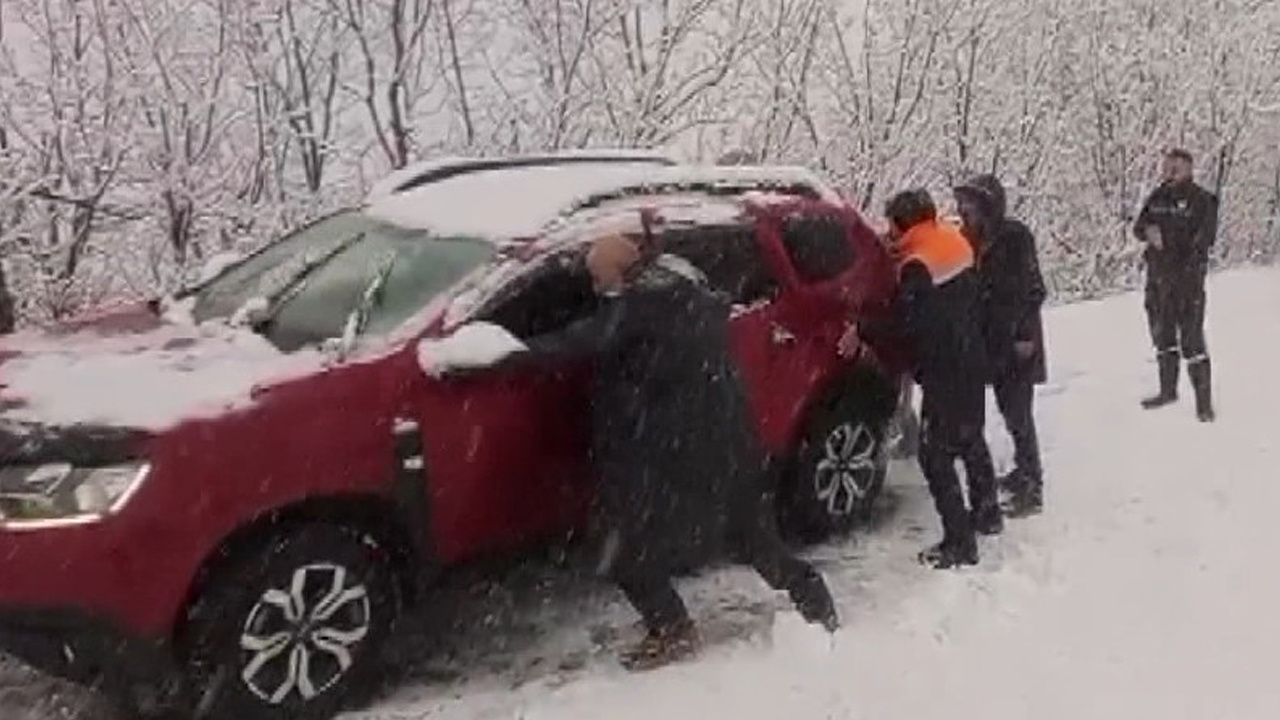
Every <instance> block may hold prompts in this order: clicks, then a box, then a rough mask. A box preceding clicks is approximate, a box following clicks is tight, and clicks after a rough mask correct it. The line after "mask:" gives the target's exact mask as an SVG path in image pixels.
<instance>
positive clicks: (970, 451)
mask: <svg viewBox="0 0 1280 720" xmlns="http://www.w3.org/2000/svg"><path fill="white" fill-rule="evenodd" d="M922 390H923V398H922V400H921V412H920V421H921V430H920V469H921V471H923V473H924V477H925V480H926V481H927V482H928V483H929V492H930V494H932V495H933V504H934V507H935V508H937V511H938V516H939V517H940V518H941V520H942V541H943V542H944V543H947V544H951V545H960V546H969V545H972V544H973V543H974V542H975V540H974V531H973V523H972V519H971V516H970V513H969V506H968V505H966V503H965V493H964V488H963V487H962V486H961V484H960V476H959V474H958V473H957V472H956V462H957V461H961V462H963V463H964V466H965V478H966V480H967V481H968V485H969V503H970V504H971V505H972V507H973V509H974V511H975V512H999V500H998V497H997V495H996V479H995V466H994V465H993V464H992V461H991V451H990V450H989V449H988V447H987V440H986V438H985V437H984V436H983V425H984V422H985V419H986V386H985V385H983V384H981V383H974V384H972V386H969V387H963V388H948V389H947V390H945V391H941V392H940V391H939V390H936V389H932V388H930V387H928V386H927V385H926V386H924V387H923V388H922Z"/></svg>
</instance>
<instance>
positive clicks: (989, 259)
mask: <svg viewBox="0 0 1280 720" xmlns="http://www.w3.org/2000/svg"><path fill="white" fill-rule="evenodd" d="M955 196H956V203H957V205H958V209H959V212H960V216H961V218H962V219H963V220H964V234H965V237H967V238H969V240H970V241H971V242H972V243H973V245H974V250H975V255H976V267H977V271H978V279H979V285H980V288H981V303H982V316H983V318H982V327H983V336H984V337H985V339H986V346H987V359H988V362H989V364H990V368H991V381H992V386H993V389H994V390H995V396H996V404H997V406H998V407H999V409H1000V414H1001V415H1002V416H1003V417H1004V422H1005V427H1006V428H1008V430H1009V435H1010V436H1012V438H1013V445H1014V462H1015V467H1014V471H1013V472H1012V473H1011V474H1010V475H1009V476H1008V477H1007V478H1005V479H1003V481H1002V483H1001V484H1002V485H1004V486H1005V488H1006V489H1008V490H1009V491H1010V493H1011V495H1012V497H1011V501H1010V505H1009V507H1008V509H1007V511H1008V514H1009V515H1010V516H1011V517H1021V516H1025V515H1033V514H1037V513H1039V512H1041V510H1042V508H1043V505H1044V471H1043V469H1042V467H1041V463H1040V443H1039V439H1038V436H1037V433H1036V421H1035V414H1034V411H1033V408H1032V406H1033V402H1034V400H1035V386H1036V385H1039V384H1042V383H1044V382H1045V379H1046V376H1047V372H1046V363H1045V348H1044V325H1043V320H1042V319H1041V315H1040V309H1041V306H1042V305H1043V304H1044V301H1045V296H1046V292H1045V286H1044V278H1043V277H1042V276H1041V274H1040V262H1039V259H1038V258H1037V257H1036V241H1035V236H1034V235H1032V233H1031V230H1030V229H1029V228H1028V227H1027V226H1026V225H1024V224H1023V223H1022V222H1020V221H1018V220H1015V219H1013V218H1011V217H1008V215H1007V211H1006V202H1007V201H1006V195H1005V190H1004V186H1003V185H1002V184H1001V183H1000V181H999V179H997V178H996V177H995V176H994V175H979V176H977V177H975V178H973V179H971V180H969V181H968V182H966V183H964V184H963V185H961V186H959V187H957V188H956V189H955Z"/></svg>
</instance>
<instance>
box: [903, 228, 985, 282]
mask: <svg viewBox="0 0 1280 720" xmlns="http://www.w3.org/2000/svg"><path fill="white" fill-rule="evenodd" d="M913 260H918V261H920V262H921V263H924V266H925V268H926V269H927V270H928V271H929V276H930V277H932V278H933V284H934V285H941V284H943V283H945V282H947V281H948V280H951V279H952V278H954V277H955V276H957V275H959V274H960V273H962V272H964V271H965V270H968V269H969V268H971V267H973V246H971V245H970V244H969V240H968V239H967V238H965V236H964V235H963V234H961V232H960V229H959V228H957V227H955V226H954V225H951V224H948V223H942V222H938V221H937V220H929V221H926V222H922V223H920V224H918V225H916V226H914V227H912V228H911V229H910V230H908V231H907V232H906V233H905V234H904V235H903V236H902V240H901V241H900V243H899V260H898V269H899V270H901V269H902V268H903V267H904V266H905V265H906V264H907V263H909V262H911V261H913Z"/></svg>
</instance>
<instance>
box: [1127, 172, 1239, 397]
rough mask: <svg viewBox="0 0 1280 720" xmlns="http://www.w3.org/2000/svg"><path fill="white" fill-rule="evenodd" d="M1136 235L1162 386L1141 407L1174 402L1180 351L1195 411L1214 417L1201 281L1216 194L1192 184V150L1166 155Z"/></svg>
mask: <svg viewBox="0 0 1280 720" xmlns="http://www.w3.org/2000/svg"><path fill="white" fill-rule="evenodd" d="M1133 232H1134V234H1135V235H1137V236H1138V239H1139V240H1141V241H1142V242H1143V243H1145V244H1146V250H1145V252H1144V254H1143V256H1144V258H1145V259H1146V261H1147V290H1146V306H1147V320H1148V322H1149V323H1150V326H1151V339H1152V341H1153V342H1154V343H1155V347H1156V358H1157V361H1158V362H1159V369H1160V391H1159V392H1158V393H1157V394H1156V395H1154V396H1153V397H1150V398H1147V399H1146V400H1143V402H1142V405H1143V407H1145V408H1148V409H1154V408H1160V407H1164V406H1165V405H1168V404H1170V403H1172V402H1174V401H1176V400H1177V399H1178V371H1179V367H1180V363H1179V359H1178V355H1179V352H1181V355H1182V358H1183V359H1185V360H1186V361H1187V375H1189V376H1190V378H1191V386H1192V388H1193V389H1194V390H1195V395H1196V416H1197V417H1198V418H1199V419H1200V421H1201V422H1212V421H1213V420H1214V417H1215V415H1214V409H1213V399H1212V392H1211V381H1210V369H1209V367H1210V366H1209V350H1208V347H1207V345H1206V343H1205V338H1204V306H1205V294H1204V281H1205V275H1206V274H1207V272H1208V268H1209V249H1210V248H1211V247H1212V246H1213V243H1214V240H1215V239H1216V237H1217V234H1218V198H1217V196H1215V195H1214V194H1213V193H1211V192H1209V191H1207V190H1205V189H1203V188H1201V187H1200V186H1199V185H1197V184H1196V183H1195V181H1194V179H1193V169H1192V160H1191V155H1190V153H1188V152H1187V151H1185V150H1170V151H1169V152H1168V153H1167V154H1166V155H1165V159H1164V182H1162V183H1161V184H1160V187H1158V188H1156V189H1155V191H1154V192H1152V193H1151V197H1149V198H1147V202H1146V204H1144V205H1143V207H1142V213H1141V214H1139V215H1138V221H1137V222H1136V223H1134V226H1133Z"/></svg>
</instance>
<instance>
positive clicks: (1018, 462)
mask: <svg viewBox="0 0 1280 720" xmlns="http://www.w3.org/2000/svg"><path fill="white" fill-rule="evenodd" d="M994 389H995V394H996V406H997V407H999V408H1000V415H1001V416H1002V417H1003V418H1004V424H1005V427H1006V428H1008V430H1009V435H1010V436H1012V437H1013V449H1014V450H1013V457H1014V465H1015V472H1016V473H1017V475H1018V476H1019V478H1020V479H1022V480H1025V481H1026V482H1028V483H1030V484H1032V485H1040V483H1041V482H1042V480H1043V477H1044V471H1043V468H1042V467H1041V465H1040V439H1039V436H1038V435H1037V433H1036V418H1035V413H1034V410H1033V405H1034V403H1035V397H1036V389H1035V384H1034V383H1032V382H1031V381H1030V380H1025V379H1023V378H1017V377H1011V378H1001V379H999V380H997V381H996V383H995V388H994Z"/></svg>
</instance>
